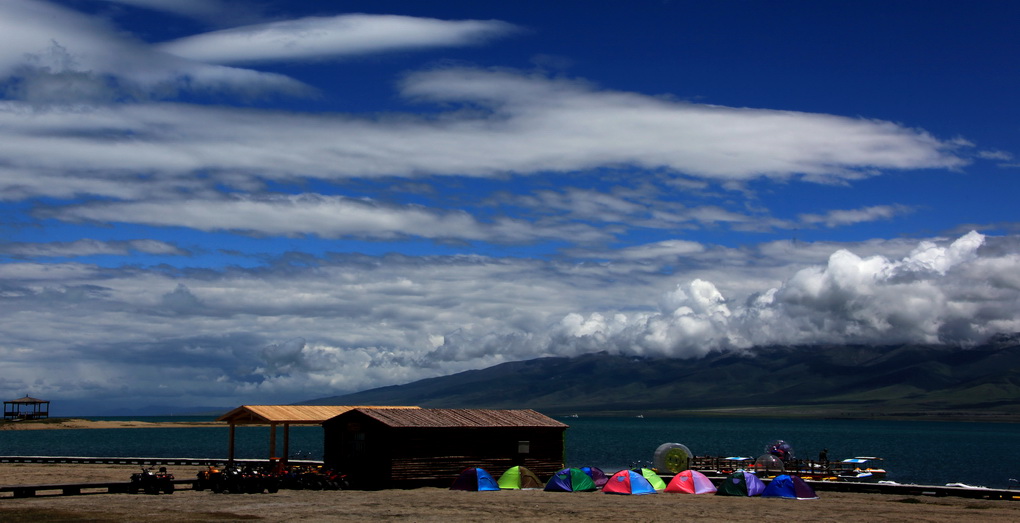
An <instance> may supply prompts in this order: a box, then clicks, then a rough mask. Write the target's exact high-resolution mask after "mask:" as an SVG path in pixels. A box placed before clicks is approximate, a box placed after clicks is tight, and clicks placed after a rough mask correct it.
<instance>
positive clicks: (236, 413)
mask: <svg viewBox="0 0 1020 523" xmlns="http://www.w3.org/2000/svg"><path fill="white" fill-rule="evenodd" d="M357 408H361V407H357V406H345V405H241V406H240V407H237V408H236V409H234V410H232V411H230V412H228V413H226V414H224V415H222V416H220V417H219V418H216V421H225V422H227V423H229V424H230V443H229V450H228V456H227V458H228V460H229V461H230V462H231V463H233V461H234V436H235V431H236V427H237V425H269V455H268V458H269V459H270V460H271V461H273V460H275V461H278V462H280V463H284V464H285V463H286V462H287V458H288V456H290V426H291V425H321V424H322V422H324V421H326V420H328V419H331V418H334V417H336V416H338V415H340V414H343V413H344V412H347V411H349V410H352V409H357ZM372 408H377V409H417V408H418V407H372ZM278 425H283V453H282V454H277V453H276V427H277V426H278Z"/></svg>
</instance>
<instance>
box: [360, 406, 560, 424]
mask: <svg viewBox="0 0 1020 523" xmlns="http://www.w3.org/2000/svg"><path fill="white" fill-rule="evenodd" d="M357 411H358V412H361V413H363V414H365V415H367V416H369V417H371V418H374V419H376V420H378V421H379V422H381V423H383V424H385V425H387V426H389V427H436V428H439V427H563V428H567V425H566V424H564V423H560V422H559V421H556V420H554V419H552V418H550V417H549V416H546V415H545V414H541V413H538V412H535V411H534V410H531V409H524V410H486V409H414V410H396V409H378V408H374V407H359V408H358V409H357Z"/></svg>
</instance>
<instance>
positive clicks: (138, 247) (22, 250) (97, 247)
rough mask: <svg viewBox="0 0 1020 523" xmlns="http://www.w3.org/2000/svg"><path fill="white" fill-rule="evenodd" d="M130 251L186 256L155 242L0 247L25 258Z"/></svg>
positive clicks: (21, 244) (133, 241)
mask: <svg viewBox="0 0 1020 523" xmlns="http://www.w3.org/2000/svg"><path fill="white" fill-rule="evenodd" d="M131 251H137V252H144V253H148V254H166V255H175V256H179V255H183V254H186V253H185V251H183V250H182V249H180V248H178V247H176V246H174V245H171V244H169V243H166V242H161V241H157V240H128V241H100V240H93V239H89V238H82V239H80V240H75V241H71V242H51V243H24V242H9V243H5V244H2V245H0V253H3V254H8V255H12V256H17V257H25V258H34V257H63V256H72V257H73V256H93V255H99V254H115V255H126V254H129V253H131Z"/></svg>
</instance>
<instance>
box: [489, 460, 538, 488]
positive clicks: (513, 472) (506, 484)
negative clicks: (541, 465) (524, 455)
mask: <svg viewBox="0 0 1020 523" xmlns="http://www.w3.org/2000/svg"><path fill="white" fill-rule="evenodd" d="M497 483H498V484H499V488H501V489H506V490H520V489H531V488H533V489H540V488H542V482H541V481H540V480H539V479H538V476H536V475H535V473H534V472H532V471H530V470H528V469H527V467H522V466H520V465H518V466H516V467H510V468H509V469H507V471H506V472H504V473H503V475H502V476H500V477H499V481H497Z"/></svg>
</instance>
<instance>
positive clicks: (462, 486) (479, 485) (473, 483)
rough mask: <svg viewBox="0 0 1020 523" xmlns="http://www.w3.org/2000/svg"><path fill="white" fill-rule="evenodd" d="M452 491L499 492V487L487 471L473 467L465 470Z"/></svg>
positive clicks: (454, 482)
mask: <svg viewBox="0 0 1020 523" xmlns="http://www.w3.org/2000/svg"><path fill="white" fill-rule="evenodd" d="M450 490H474V491H485V490H499V485H497V484H496V480H494V479H492V476H491V475H490V474H489V473H488V472H486V471H485V469H480V468H477V467H471V468H466V469H464V470H463V471H462V472H461V473H460V476H457V479H455V480H454V481H453V485H450Z"/></svg>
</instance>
